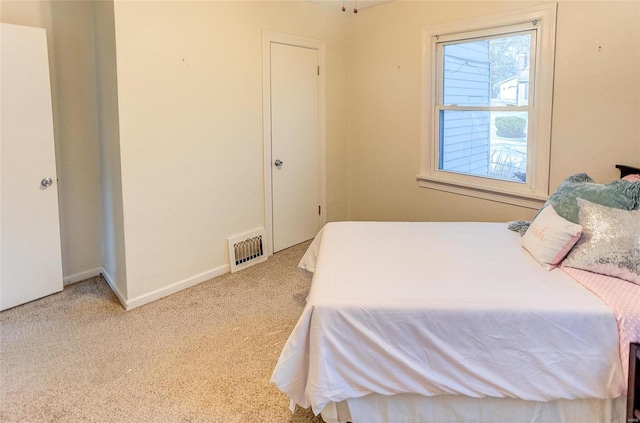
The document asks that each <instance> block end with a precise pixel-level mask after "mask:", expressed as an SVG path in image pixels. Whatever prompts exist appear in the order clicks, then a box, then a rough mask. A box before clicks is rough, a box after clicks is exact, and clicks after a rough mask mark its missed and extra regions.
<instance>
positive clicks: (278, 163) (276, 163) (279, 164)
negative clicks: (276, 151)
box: [273, 159, 284, 169]
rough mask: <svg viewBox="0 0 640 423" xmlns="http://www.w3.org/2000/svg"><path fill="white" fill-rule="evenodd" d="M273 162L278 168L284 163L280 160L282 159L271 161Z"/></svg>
mask: <svg viewBox="0 0 640 423" xmlns="http://www.w3.org/2000/svg"><path fill="white" fill-rule="evenodd" d="M273 164H274V165H276V167H277V168H278V169H280V168H281V167H282V165H283V164H284V163H283V162H282V160H280V159H276V161H275V162H273Z"/></svg>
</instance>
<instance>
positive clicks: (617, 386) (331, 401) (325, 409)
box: [271, 167, 640, 423]
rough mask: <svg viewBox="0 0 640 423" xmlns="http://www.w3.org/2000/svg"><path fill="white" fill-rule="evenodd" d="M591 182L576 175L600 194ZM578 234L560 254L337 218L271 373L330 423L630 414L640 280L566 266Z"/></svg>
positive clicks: (322, 240)
mask: <svg viewBox="0 0 640 423" xmlns="http://www.w3.org/2000/svg"><path fill="white" fill-rule="evenodd" d="M625 169H626V170H625V172H627V173H628V174H631V175H633V173H634V170H635V171H637V169H635V168H630V167H625ZM637 173H640V171H638V172H637ZM624 176H626V174H625V175H624ZM585 177H586V175H584V176H579V177H577V178H576V177H574V178H572V179H571V180H570V181H569V182H570V183H571V184H574V185H576V186H577V184H578V182H576V181H579V183H580V184H581V185H580V187H583V186H586V185H589V184H590V185H589V186H588V188H589V189H592V188H594V187H596V188H598V189H600V188H599V185H598V186H596V184H595V183H593V181H592V180H591V181H590V182H588V183H587V182H585V181H587V180H588V179H585ZM587 178H588V177H587ZM569 182H567V184H569ZM585 184H586V185H585ZM592 185H593V186H592ZM620 185H624V187H625V195H627V194H628V192H629V187H631V188H633V189H636V188H639V189H638V190H637V191H638V193H640V182H637V183H636V182H633V183H632V184H627V183H626V182H625V183H624V184H617V185H616V186H617V187H618V188H619V186H620ZM561 187H562V185H561ZM558 191H559V192H560V191H561V190H560V189H559V190H558ZM634 192H635V191H634ZM638 193H634V194H633V195H631V197H633V198H632V199H630V200H629V201H630V202H625V204H624V205H623V207H621V208H616V210H621V212H622V211H624V212H625V213H631V212H630V211H629V210H632V209H635V208H637V206H638V202H639V201H640V198H638V196H639V194H638ZM565 194H566V193H565ZM572 195H573V192H572ZM589 195H592V194H589V193H587V194H585V195H584V196H585V198H586V197H588V196H589ZM598 195H600V193H598ZM574 197H575V196H574ZM557 198H558V196H556V195H555V194H554V196H551V197H550V201H549V202H548V203H549V204H546V205H553V206H555V208H554V207H551V208H554V209H558V210H559V211H561V212H562V213H569V212H567V211H565V210H564V209H563V204H561V203H560V202H558V201H557ZM595 198H596V199H597V198H598V197H597V195H596V197H595ZM552 200H553V201H552ZM623 200H624V199H623ZM554 201H556V202H554ZM572 201H573V203H572V206H571V207H569V209H571V210H570V212H573V211H575V210H573V209H576V208H578V206H577V205H576V204H574V203H576V201H578V203H579V205H583V206H584V210H592V209H591V208H590V207H592V208H593V210H596V211H600V209H599V208H598V207H605V206H603V205H600V204H595V203H590V202H585V201H586V200H584V199H583V198H581V199H580V200H576V199H575V198H573V200H572ZM625 201H626V200H625ZM583 202H584V204H583ZM580 207H582V206H580ZM548 209H549V208H547V210H548ZM623 209H624V210H623ZM543 210H544V208H543V209H542V210H541V213H539V216H541V215H542V211H543ZM580 210H581V211H582V210H583V208H580ZM545 213H547V212H546V211H545ZM616 213H617V212H616ZM582 214H585V215H586V211H585V212H584V213H582ZM625 216H626V215H625ZM631 216H632V217H633V218H635V217H637V216H640V215H631ZM580 217H582V216H580ZM540 220H542V217H538V216H536V218H535V219H534V221H533V222H532V223H531V227H530V228H529V230H528V231H526V232H528V233H529V235H528V236H527V235H526V233H525V236H527V237H528V238H531V234H532V233H537V232H536V227H535V226H534V224H536V223H537V222H538V221H540ZM574 220H575V218H574ZM576 224H577V223H571V222H569V223H567V227H572V228H573V227H574V226H575V225H576ZM571 225H574V226H571ZM581 228H582V227H581ZM585 228H587V226H586V222H585ZM585 231H586V229H585ZM543 235H545V236H549V233H546V234H543ZM581 235H582V237H580V236H577V237H576V236H574V238H576V240H574V241H573V244H571V245H572V246H573V245H574V244H575V246H576V247H575V248H573V249H571V250H568V251H565V252H563V254H564V255H563V257H564V256H565V255H567V254H568V255H567V259H566V260H564V261H562V262H554V263H551V264H549V263H546V262H543V261H541V260H540V256H539V255H535V254H534V253H533V252H532V251H533V249H530V250H528V249H525V248H522V245H523V242H524V240H525V237H521V236H520V234H518V233H516V232H514V231H509V230H507V229H506V228H505V225H504V224H503V223H469V222H457V223H448V222H334V223H329V224H327V225H326V226H325V227H324V228H323V229H322V230H321V232H320V233H319V234H318V236H317V237H316V238H315V239H314V241H313V242H312V244H311V245H310V247H309V249H308V250H307V252H306V253H305V255H304V257H303V258H302V260H301V262H300V267H302V268H304V269H306V270H309V271H310V272H312V273H313V279H312V284H311V289H310V292H309V296H308V299H307V300H308V301H307V304H306V306H305V309H304V311H303V313H302V316H301V317H300V319H299V321H298V323H297V324H296V326H295V328H294V330H293V332H292V334H291V336H290V337H289V339H288V341H287V343H286V344H285V346H284V349H283V351H282V354H281V356H280V358H279V360H278V363H277V365H276V368H275V370H274V373H273V376H272V379H271V382H272V383H274V384H275V385H276V386H277V387H278V388H279V389H280V390H281V391H282V392H284V393H285V394H286V395H287V396H288V397H289V398H290V400H291V407H292V410H293V407H295V405H299V406H301V407H305V408H306V407H312V409H313V411H314V413H315V414H319V413H321V414H322V417H323V419H324V420H325V421H326V422H331V423H332V422H340V423H343V422H347V421H349V422H353V423H359V422H367V423H370V422H403V421H406V422H423V421H424V422H434V421H435V422H449V421H452V422H453V421H461V422H462V421H465V422H468V421H476V422H485V421H486V422H494V421H495V422H502V421H527V422H529V421H531V422H533V421H540V422H549V421H553V422H555V421H558V422H561V421H565V422H574V421H611V422H614V421H615V422H624V421H626V418H625V417H626V414H625V413H626V411H627V410H626V393H627V389H628V386H627V381H628V380H630V379H631V376H629V375H628V365H627V363H628V360H629V342H634V341H636V342H637V341H640V285H637V284H636V283H633V282H630V281H629V280H628V279H629V277H628V276H627V275H626V274H625V275H622V276H624V277H625V278H627V280H623V279H621V278H619V277H616V276H611V275H603V274H598V273H594V272H593V271H587V270H584V269H579V268H575V267H565V266H564V262H567V261H570V260H573V261H575V260H576V258H575V257H574V256H575V254H574V252H576V250H578V249H580V248H582V249H584V248H583V246H581V247H580V248H578V246H579V245H581V244H580V242H582V241H583V240H584V239H585V238H586V236H585V234H584V233H582V234H581ZM543 238H544V236H543ZM560 264H561V266H560V268H556V266H558V265H560ZM625 351H626V352H625Z"/></svg>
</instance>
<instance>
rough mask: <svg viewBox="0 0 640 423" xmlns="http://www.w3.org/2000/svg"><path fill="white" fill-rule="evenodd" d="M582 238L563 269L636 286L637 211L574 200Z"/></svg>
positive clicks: (639, 266) (639, 277) (639, 258)
mask: <svg viewBox="0 0 640 423" xmlns="http://www.w3.org/2000/svg"><path fill="white" fill-rule="evenodd" d="M578 204H579V206H580V224H581V225H582V227H583V230H582V238H580V240H579V241H578V242H577V243H576V246H575V247H574V249H573V250H571V252H570V253H569V255H568V256H567V258H566V259H565V260H564V262H563V263H562V265H563V266H567V267H575V268H576V269H582V270H588V271H590V272H594V273H600V274H603V275H608V276H614V277H617V278H620V279H624V280H627V281H630V282H633V283H636V284H639V285H640V210H634V211H627V210H619V209H615V208H611V207H605V206H602V205H600V204H595V203H591V202H589V201H586V200H583V199H578Z"/></svg>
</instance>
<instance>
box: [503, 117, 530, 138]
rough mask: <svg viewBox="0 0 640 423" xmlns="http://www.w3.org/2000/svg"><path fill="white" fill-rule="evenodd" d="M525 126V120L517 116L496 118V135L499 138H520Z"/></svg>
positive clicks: (522, 135)
mask: <svg viewBox="0 0 640 423" xmlns="http://www.w3.org/2000/svg"><path fill="white" fill-rule="evenodd" d="M526 126H527V120H526V119H524V118H521V117H518V116H498V117H496V135H497V136H499V137H506V138H522V137H524V136H525V135H524V128H525V127H526Z"/></svg>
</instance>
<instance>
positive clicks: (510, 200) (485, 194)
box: [416, 175, 547, 210]
mask: <svg viewBox="0 0 640 423" xmlns="http://www.w3.org/2000/svg"><path fill="white" fill-rule="evenodd" d="M416 179H417V181H418V185H420V186H421V187H422V188H429V189H435V190H438V191H444V192H450V193H453V194H459V195H466V196H468V197H474V198H481V199H484V200H489V201H495V202H498V203H504V204H511V205H514V206H520V207H526V208H529V209H533V210H538V209H540V208H541V207H542V205H543V204H544V202H545V201H547V197H546V196H540V195H536V194H535V193H533V192H531V193H528V192H513V191H507V190H500V189H498V188H493V187H492V188H487V187H486V186H475V185H473V184H465V183H460V182H453V181H450V180H445V179H441V178H438V177H435V176H425V175H418V176H417V178H416Z"/></svg>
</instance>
